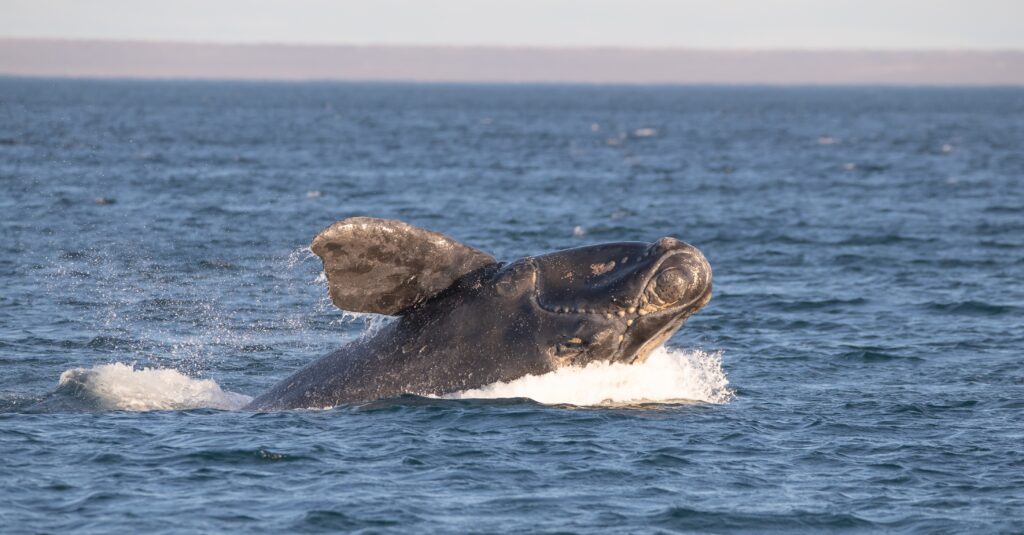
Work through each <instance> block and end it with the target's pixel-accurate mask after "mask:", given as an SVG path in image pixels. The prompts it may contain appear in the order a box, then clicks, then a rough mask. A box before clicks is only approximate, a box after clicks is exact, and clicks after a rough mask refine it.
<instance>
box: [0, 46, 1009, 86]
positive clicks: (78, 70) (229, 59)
mask: <svg viewBox="0 0 1024 535" xmlns="http://www.w3.org/2000/svg"><path fill="white" fill-rule="evenodd" d="M0 75H9V76H26V77H59V78H124V79H194V80H252V81H256V80H263V81H367V82H421V83H424V82H425V83H478V84H494V83H515V84H531V83H532V84H559V83H562V84H587V85H594V84H619V85H776V86H777V85H814V86H821V85H858V86H865V85H880V86H881V85H901V86H1020V85H1024V50H1016V49H1006V50H989V49H943V50H937V49H906V50H891V49H875V50H872V49H721V48H718V49H695V48H632V47H616V46H607V47H597V48H592V47H575V46H572V47H551V46H500V45H483V46H467V45H397V44H382V45H377V44H369V45H356V44H298V43H279V44H273V43H204V42H187V41H142V40H112V39H67V38H57V39H49V38H17V37H0Z"/></svg>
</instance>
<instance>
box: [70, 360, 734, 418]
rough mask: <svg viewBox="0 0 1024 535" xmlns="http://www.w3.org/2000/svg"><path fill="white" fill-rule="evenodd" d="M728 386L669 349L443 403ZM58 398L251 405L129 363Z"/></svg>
mask: <svg viewBox="0 0 1024 535" xmlns="http://www.w3.org/2000/svg"><path fill="white" fill-rule="evenodd" d="M728 384H729V380H728V379H727V378H726V376H725V372H724V371H723V370H722V359H721V354H720V353H708V352H705V351H700V350H684V349H673V348H665V347H662V348H659V349H657V350H655V351H654V352H653V353H652V354H651V356H650V357H649V358H648V359H647V361H645V362H644V363H643V364H635V365H629V364H622V363H616V364H610V363H607V362H595V363H591V364H589V365H587V366H586V367H572V368H562V369H560V370H556V371H553V372H551V373H547V374H544V375H527V376H525V377H521V378H519V379H516V380H513V381H509V382H507V383H502V382H499V383H493V384H490V385H487V386H484V387H481V388H478V389H473V390H465V391H462V392H457V393H455V394H451V395H448V396H444V397H445V398H447V399H474V398H475V399H496V398H530V399H533V400H535V401H538V402H540V403H545V404H568V405H580V406H587V405H608V404H635V403H659V402H660V403H665V402H680V401H691V402H692V401H697V402H705V403H726V402H728V401H729V400H730V399H731V398H732V395H733V394H732V391H730V390H729V388H728ZM57 392H58V393H61V394H66V395H70V396H72V397H74V398H78V399H81V400H84V401H88V402H89V403H90V404H91V405H93V406H95V407H96V408H98V409H102V410H126V411H153V410H187V409H199V408H209V409H221V410H238V409H241V408H242V407H244V406H245V405H247V404H248V403H249V402H250V401H252V398H251V397H249V396H246V395H244V394H238V393H235V392H228V391H225V390H223V389H222V388H221V387H220V385H218V384H217V382H216V381H214V380H212V379H195V378H192V377H189V376H187V375H185V374H183V373H181V372H179V371H178V370H174V369H170V368H142V369H136V368H134V367H132V366H131V365H129V364H124V363H114V364H102V365H99V366H95V367H93V368H74V369H71V370H67V371H65V372H64V373H62V374H61V376H60V386H59V387H58V389H57Z"/></svg>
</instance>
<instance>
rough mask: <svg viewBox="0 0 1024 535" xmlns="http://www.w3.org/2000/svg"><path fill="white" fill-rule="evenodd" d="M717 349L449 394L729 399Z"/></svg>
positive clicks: (581, 400)
mask: <svg viewBox="0 0 1024 535" xmlns="http://www.w3.org/2000/svg"><path fill="white" fill-rule="evenodd" d="M728 385H729V380H728V378H727V377H726V376H725V372H724V371H723V370H722V356H721V353H718V352H705V351H700V350H686V349H676V348H666V347H661V348H658V349H656V350H654V352H653V353H651V355H650V357H648V358H647V360H646V361H645V362H644V363H643V364H634V365H630V364H624V363H614V364H613V363H608V362H592V363H590V364H588V365H587V366H585V367H571V368H562V369H559V370H555V371H553V372H551V373H547V374H544V375H527V376H525V377H520V378H519V379H515V380H513V381H509V382H507V383H504V382H498V383H493V384H490V385H487V386H484V387H482V388H478V389H473V390H464V391H462V392H458V393H455V394H451V395H448V396H445V397H446V398H450V399H469V398H486V399H495V398H529V399H532V400H534V401H538V402H540V403H546V404H566V405H581V406H586V405H608V404H637V403H659V402H678V401H698V402H705V403H726V402H728V401H729V400H730V399H731V398H732V396H733V393H732V391H731V390H730V389H729V388H728Z"/></svg>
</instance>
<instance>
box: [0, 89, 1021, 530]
mask: <svg viewBox="0 0 1024 535" xmlns="http://www.w3.org/2000/svg"><path fill="white" fill-rule="evenodd" d="M1022 147H1024V90H1020V89H909V88H908V89H881V88H838V89H828V88H778V89H775V88H713V87H708V88H644V87H635V88H625V87H623V88H614V87H607V88H606V87H557V86H552V87H529V86H494V87H486V86H481V87H473V86H434V85H373V84H257V83H208V82H204V83H198V82H127V81H110V82H99V81H54V80H22V79H0V185H2V188H3V189H2V193H3V194H2V195H0V281H2V283H0V286H2V292H0V411H2V412H0V453H2V459H3V462H2V463H0V524H2V526H3V527H2V528H0V531H3V532H5V533H6V532H11V533H18V532H54V531H64V530H78V531H83V532H101V533H112V532H126V533H138V532H149V533H156V532H175V533H178V532H189V531H245V532H269V533H280V532H287V531H321V530H322V531H349V530H365V531H367V532H396V533H407V532H524V531H527V532H596V531H608V532H615V533H621V532H648V531H655V530H665V531H684V532H685V531H695V532H712V533H723V532H766V531H786V532H794V531H806V532H821V531H833V530H836V531H838V530H852V531H876V530H891V531H898V532H928V533H934V532H939V533H941V532H948V533H960V532H1020V531H1021V530H1022V529H1024V446H1022V445H1024V416H1022V412H1024V366H1022V363H1024V283H1022V281H1024V149H1022ZM361 214H365V215H373V216H378V217H390V218H398V219H402V220H405V221H408V222H410V223H413V224H416V225H419V226H423V227H426V228H430V229H433V230H438V231H441V232H445V233H447V234H449V235H451V236H453V237H456V238H458V239H460V240H462V241H465V242H466V243H469V244H471V245H473V246H475V247H478V248H480V249H483V250H485V251H488V252H491V253H492V254H494V255H496V256H497V257H499V258H501V259H504V260H511V259H514V258H517V257H519V256H523V255H526V254H536V253H541V252H545V251H550V250H555V249H559V248H565V247H572V246H576V245H582V244H588V243H596V242H603V241H616V240H648V241H649V240H655V239H657V238H659V237H661V236H665V235H672V236H676V237H678V238H680V239H683V240H686V241H688V242H690V243H693V244H695V245H697V246H698V247H700V248H701V249H702V250H703V251H704V253H705V254H706V256H707V257H708V259H709V260H710V262H711V264H712V266H713V267H714V270H715V295H714V298H713V299H712V301H711V303H710V304H709V305H708V306H707V307H706V308H705V309H704V310H703V311H701V312H700V313H699V314H697V315H696V316H694V317H693V318H692V319H690V321H689V322H688V323H687V325H686V326H685V327H684V328H683V329H682V330H681V331H680V332H679V333H678V334H677V335H676V336H675V337H674V338H673V339H672V340H671V341H670V342H669V346H671V347H672V348H674V349H672V351H673V352H675V353H674V354H675V355H677V356H678V355H686V356H688V357H687V358H693V359H698V358H700V359H704V361H703V362H704V363H705V364H706V365H708V366H709V367H710V368H711V369H712V371H714V370H715V369H718V370H719V371H720V372H721V373H722V374H724V377H726V378H727V380H728V386H727V389H728V390H727V391H722V390H721V386H722V385H721V384H718V385H717V386H715V388H718V391H717V394H716V395H717V396H718V397H717V398H715V399H711V398H708V399H696V400H692V399H691V401H689V402H683V401H672V402H664V400H661V401H662V402H658V403H634V404H608V405H597V406H585V407H581V406H574V405H572V404H566V403H560V404H548V405H545V404H542V403H538V402H536V401H531V400H529V399H524V398H513V399H465V400H436V399H426V398H419V397H415V396H408V397H403V398H398V399H393V400H384V401H380V402H375V403H370V404H368V405H361V406H351V407H338V408H335V409H332V410H322V411H294V412H282V413H267V414H253V413H247V412H241V411H235V410H220V409H214V408H191V409H186V410H149V411H146V410H120V409H123V408H125V407H124V406H121V405H117V404H116V403H114V404H113V405H111V402H110V399H115V398H117V396H121V398H126V397H131V396H130V395H129V394H125V393H124V392H121V391H120V390H117V389H118V388H121V387H124V388H128V387H132V388H134V389H135V391H136V392H135V394H133V395H134V396H136V397H139V396H141V397H142V398H144V399H143V401H145V400H146V399H148V398H147V396H150V397H152V398H155V399H158V400H159V398H160V397H161V396H165V395H167V393H166V392H165V391H164V390H174V386H173V385H171V386H167V384H169V382H170V383H173V382H174V381H173V380H175V377H170V378H169V379H168V378H166V377H163V376H161V377H158V378H154V379H152V380H146V381H144V380H142V379H141V378H133V376H132V374H133V372H132V369H131V368H129V367H128V366H134V368H135V369H138V370H141V369H143V368H147V367H148V368H160V369H166V370H177V372H168V373H170V374H172V375H174V374H178V375H177V376H176V377H177V380H180V381H186V382H187V381H190V380H191V381H193V382H194V383H189V384H195V385H198V384H202V385H206V387H209V388H214V387H218V388H217V389H216V391H214V392H213V394H210V393H209V392H207V393H206V394H204V395H207V397H209V398H210V399H214V398H216V399H220V398H219V397H218V396H221V394H223V395H224V396H227V395H228V394H227V393H232V392H233V393H240V394H245V395H249V396H252V395H256V394H258V393H260V392H262V391H263V390H265V389H266V388H268V387H269V386H270V385H271V384H273V383H274V382H275V381H277V380H278V379H281V378H283V377H285V376H286V375H288V374H289V373H291V372H292V371H294V370H296V369H297V368H298V367H300V366H302V365H303V364H305V363H307V362H309V361H311V360H312V359H314V358H316V357H318V356H319V355H321V354H322V353H324V352H327V351H329V350H331V349H333V348H336V347H338V346H339V345H341V344H343V343H345V341H346V340H350V339H352V338H353V337H355V336H358V335H359V334H360V333H361V332H362V331H363V330H364V329H365V328H367V324H370V325H371V326H372V324H373V323H374V322H375V321H376V320H374V319H372V318H367V317H365V316H352V315H345V314H343V313H341V312H340V311H337V310H335V309H334V308H333V307H331V306H330V304H329V303H328V302H327V301H326V299H325V290H324V286H323V284H322V283H320V282H317V280H316V279H317V275H318V273H319V265H318V263H317V261H316V260H315V258H311V257H310V256H309V254H308V252H306V251H305V250H304V247H305V246H306V245H307V244H308V243H309V240H310V239H311V238H312V236H313V235H314V234H315V233H316V232H317V231H319V230H320V229H321V228H323V227H324V226H326V225H328V224H330V223H331V222H333V221H335V220H336V219H340V218H342V217H345V216H349V215H361ZM719 358H720V369H719V368H716V367H717V366H718V363H719V361H718V360H716V359H719ZM709 359H710V360H709ZM112 363H124V364H126V365H127V366H124V367H123V370H122V371H123V372H124V373H125V374H126V375H127V376H129V378H128V379H123V378H122V379H118V378H117V377H112V378H111V379H110V381H111V384H108V385H107V386H108V389H113V390H114V392H113V393H111V392H107V398H104V399H106V400H107V401H103V400H102V399H99V398H97V394H96V392H91V393H90V392H86V390H88V388H85V387H81V388H74V387H70V386H68V385H65V386H63V387H60V388H58V381H59V378H60V377H61V375H62V373H64V372H65V371H67V370H71V369H74V368H83V369H85V370H97V369H102V366H103V365H105V364H112ZM98 367H99V368H98ZM139 377H142V372H139ZM188 378H191V379H188ZM121 380H123V381H126V382H124V383H119V382H118V381H121ZM201 380H212V381H216V385H214V383H213V382H212V381H207V382H203V381H201ZM702 380H703V379H699V378H694V379H693V381H695V382H700V381H702ZM180 381H179V382H180ZM175 384H176V383H175ZM210 385H213V387H211V386H210ZM712 386H714V385H712ZM555 388H556V389H558V388H562V387H560V386H557V385H556V387H555ZM594 388H597V387H594ZM633 388H640V389H643V388H644V385H643V384H639V385H637V384H633ZM651 388H652V389H653V385H652V386H651ZM219 389H223V392H222V393H218V392H220V390H219ZM140 391H141V393H140ZM119 392H120V393H119ZM200 397H202V396H200ZM682 397H691V398H692V397H693V396H685V395H684V396H682ZM149 401H152V400H151V399H150V400H149ZM655 401H658V400H655ZM142 405H145V403H142ZM185 406H188V405H187V404H185ZM199 406H200V407H201V406H202V404H199ZM211 406H212V405H211ZM128 408H132V407H128ZM135 408H139V407H135ZM142 408H145V407H142ZM150 408H152V407H150ZM222 408H223V407H222Z"/></svg>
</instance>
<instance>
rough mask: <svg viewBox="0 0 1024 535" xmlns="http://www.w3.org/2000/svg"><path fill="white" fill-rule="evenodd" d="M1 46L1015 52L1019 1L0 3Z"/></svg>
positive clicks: (1019, 39)
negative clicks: (54, 41)
mask: <svg viewBox="0 0 1024 535" xmlns="http://www.w3.org/2000/svg"><path fill="white" fill-rule="evenodd" d="M0 37H28V38H61V39H116V40H145V41H184V42H206V43H283V44H365V45H372V44H392V45H399V44H400V45H463V46H466V45H469V46H471V45H489V46H545V47H547V46H553V47H602V46H603V47H630V48H634V47H635V48H727V49H880V50H886V49H926V50H935V49H942V50H957V49H971V50H992V49H1014V50H1021V49H1024V0H861V1H856V0H830V1H823V0H618V1H609V0H476V1H474V0H418V1H417V0H336V1H329V0H291V1H285V0H214V1H209V0H177V1H174V2H168V1H152V0H92V1H81V0H0Z"/></svg>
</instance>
